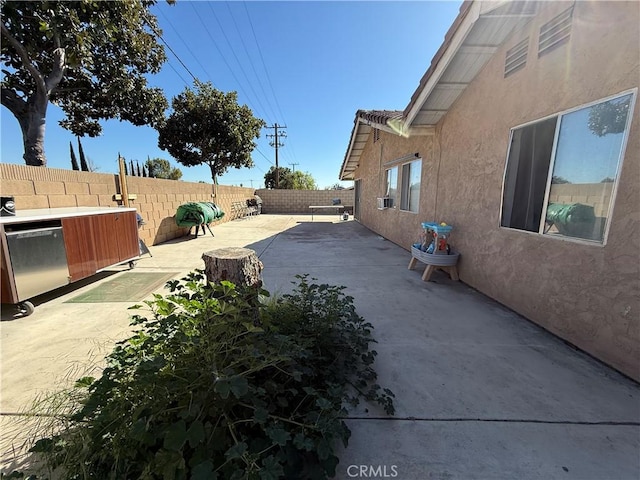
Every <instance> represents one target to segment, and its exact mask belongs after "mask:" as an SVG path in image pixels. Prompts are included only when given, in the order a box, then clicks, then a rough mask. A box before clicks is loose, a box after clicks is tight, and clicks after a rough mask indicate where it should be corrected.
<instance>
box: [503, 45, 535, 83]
mask: <svg viewBox="0 0 640 480" xmlns="http://www.w3.org/2000/svg"><path fill="white" fill-rule="evenodd" d="M528 50H529V37H527V38H525V39H524V40H522V41H521V42H520V43H518V44H517V45H516V46H515V47H513V48H511V49H510V50H509V51H508V52H507V55H506V58H505V61H504V76H505V77H508V76H509V75H511V74H512V73H513V72H516V71H518V70H520V69H521V68H522V67H524V66H525V64H526V63H527V51H528Z"/></svg>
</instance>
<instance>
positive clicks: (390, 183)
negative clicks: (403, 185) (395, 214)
mask: <svg viewBox="0 0 640 480" xmlns="http://www.w3.org/2000/svg"><path fill="white" fill-rule="evenodd" d="M385 196H386V197H387V198H389V202H388V207H394V206H395V205H396V200H397V197H398V167H393V168H390V169H388V170H387V189H386V192H385Z"/></svg>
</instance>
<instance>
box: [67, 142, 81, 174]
mask: <svg viewBox="0 0 640 480" xmlns="http://www.w3.org/2000/svg"><path fill="white" fill-rule="evenodd" d="M69 152H70V154H71V168H72V169H73V170H80V167H79V166H78V159H77V158H76V152H74V151H73V145H72V144H71V142H69Z"/></svg>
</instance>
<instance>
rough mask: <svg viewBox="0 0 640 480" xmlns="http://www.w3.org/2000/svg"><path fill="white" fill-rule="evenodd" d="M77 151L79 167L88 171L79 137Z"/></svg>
mask: <svg viewBox="0 0 640 480" xmlns="http://www.w3.org/2000/svg"><path fill="white" fill-rule="evenodd" d="M78 153H79V154H80V168H81V169H82V171H83V172H88V171H89V165H88V164H87V159H86V157H85V156H84V150H83V149H82V142H80V137H78Z"/></svg>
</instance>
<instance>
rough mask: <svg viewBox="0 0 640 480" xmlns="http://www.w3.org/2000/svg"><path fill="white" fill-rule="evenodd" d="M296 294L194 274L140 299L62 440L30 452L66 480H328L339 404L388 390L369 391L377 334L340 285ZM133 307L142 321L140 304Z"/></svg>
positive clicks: (388, 405) (340, 436)
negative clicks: (275, 294) (129, 329)
mask: <svg viewBox="0 0 640 480" xmlns="http://www.w3.org/2000/svg"><path fill="white" fill-rule="evenodd" d="M297 278H298V284H297V285H296V287H295V289H294V291H293V292H292V293H291V294H288V295H283V296H282V297H280V298H278V299H275V300H271V301H268V302H264V301H260V298H261V296H262V297H263V298H264V297H266V296H268V292H266V291H264V290H257V289H255V288H251V287H240V286H235V285H233V284H232V283H229V282H221V283H220V284H215V285H214V284H210V283H207V282H206V281H204V279H203V275H202V272H201V271H197V272H194V273H191V274H190V275H189V276H187V277H185V278H184V279H183V280H182V281H172V282H169V283H168V284H167V285H168V287H169V289H170V292H171V293H170V294H169V295H167V296H164V297H163V296H161V295H155V296H154V299H153V300H151V301H147V302H145V304H146V305H147V306H148V307H149V309H150V315H147V316H145V315H143V314H141V313H140V314H136V315H134V316H133V324H134V325H137V326H139V327H140V329H139V330H138V331H137V332H136V333H135V334H134V335H133V336H132V337H131V338H129V339H127V340H124V341H121V342H119V343H118V344H117V345H116V347H115V349H114V350H113V352H112V353H111V354H110V355H109V356H108V357H107V360H108V363H107V367H106V368H105V369H104V371H103V374H102V376H101V377H100V378H98V379H93V378H89V377H85V378H82V379H80V380H78V382H77V383H76V388H77V389H80V391H84V392H85V393H84V395H82V397H81V400H80V401H79V402H78V406H77V408H75V410H74V411H73V413H72V415H71V416H70V423H69V424H66V423H65V426H64V427H65V428H64V429H63V431H62V433H60V434H58V435H54V436H50V437H48V438H44V439H41V440H39V441H38V442H36V444H35V446H34V448H33V449H32V451H34V452H41V453H43V454H44V455H45V458H46V459H47V462H48V465H49V466H50V467H51V468H58V467H62V470H63V472H64V474H63V478H66V479H111V478H112V479H120V478H144V479H153V478H163V479H167V480H169V479H187V478H189V479H194V480H197V479H229V480H239V479H260V480H268V479H278V478H289V479H294V478H295V479H299V478H304V479H323V478H327V477H331V476H333V475H334V474H335V469H336V466H337V464H338V458H337V456H336V455H335V450H334V447H335V443H336V441H338V440H341V441H342V442H343V444H344V445H345V446H346V445H347V441H348V439H349V435H350V432H349V429H348V428H347V426H346V424H345V423H344V421H343V417H344V416H345V415H346V413H347V411H346V408H345V404H346V403H351V404H357V403H358V402H359V400H360V399H361V398H365V399H367V400H371V401H375V402H377V403H379V404H380V405H381V406H382V407H384V409H385V411H386V412H387V413H388V414H393V411H394V409H393V393H392V392H391V391H389V390H388V389H382V388H381V387H380V386H379V385H377V384H375V379H376V373H375V371H374V370H373V367H372V365H373V362H374V359H375V355H376V353H375V351H372V350H370V349H369V346H370V344H371V343H372V342H374V340H373V338H372V337H371V332H372V326H371V325H370V324H369V323H367V322H365V321H364V319H363V318H362V317H360V316H359V315H358V314H357V313H356V311H355V308H354V306H353V298H352V297H349V296H345V295H344V294H343V289H344V287H335V286H329V285H317V284H314V283H310V282H309V280H308V277H307V276H298V277H297ZM132 308H136V309H138V310H140V309H142V308H143V307H142V306H140V305H138V306H135V307H132Z"/></svg>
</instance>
